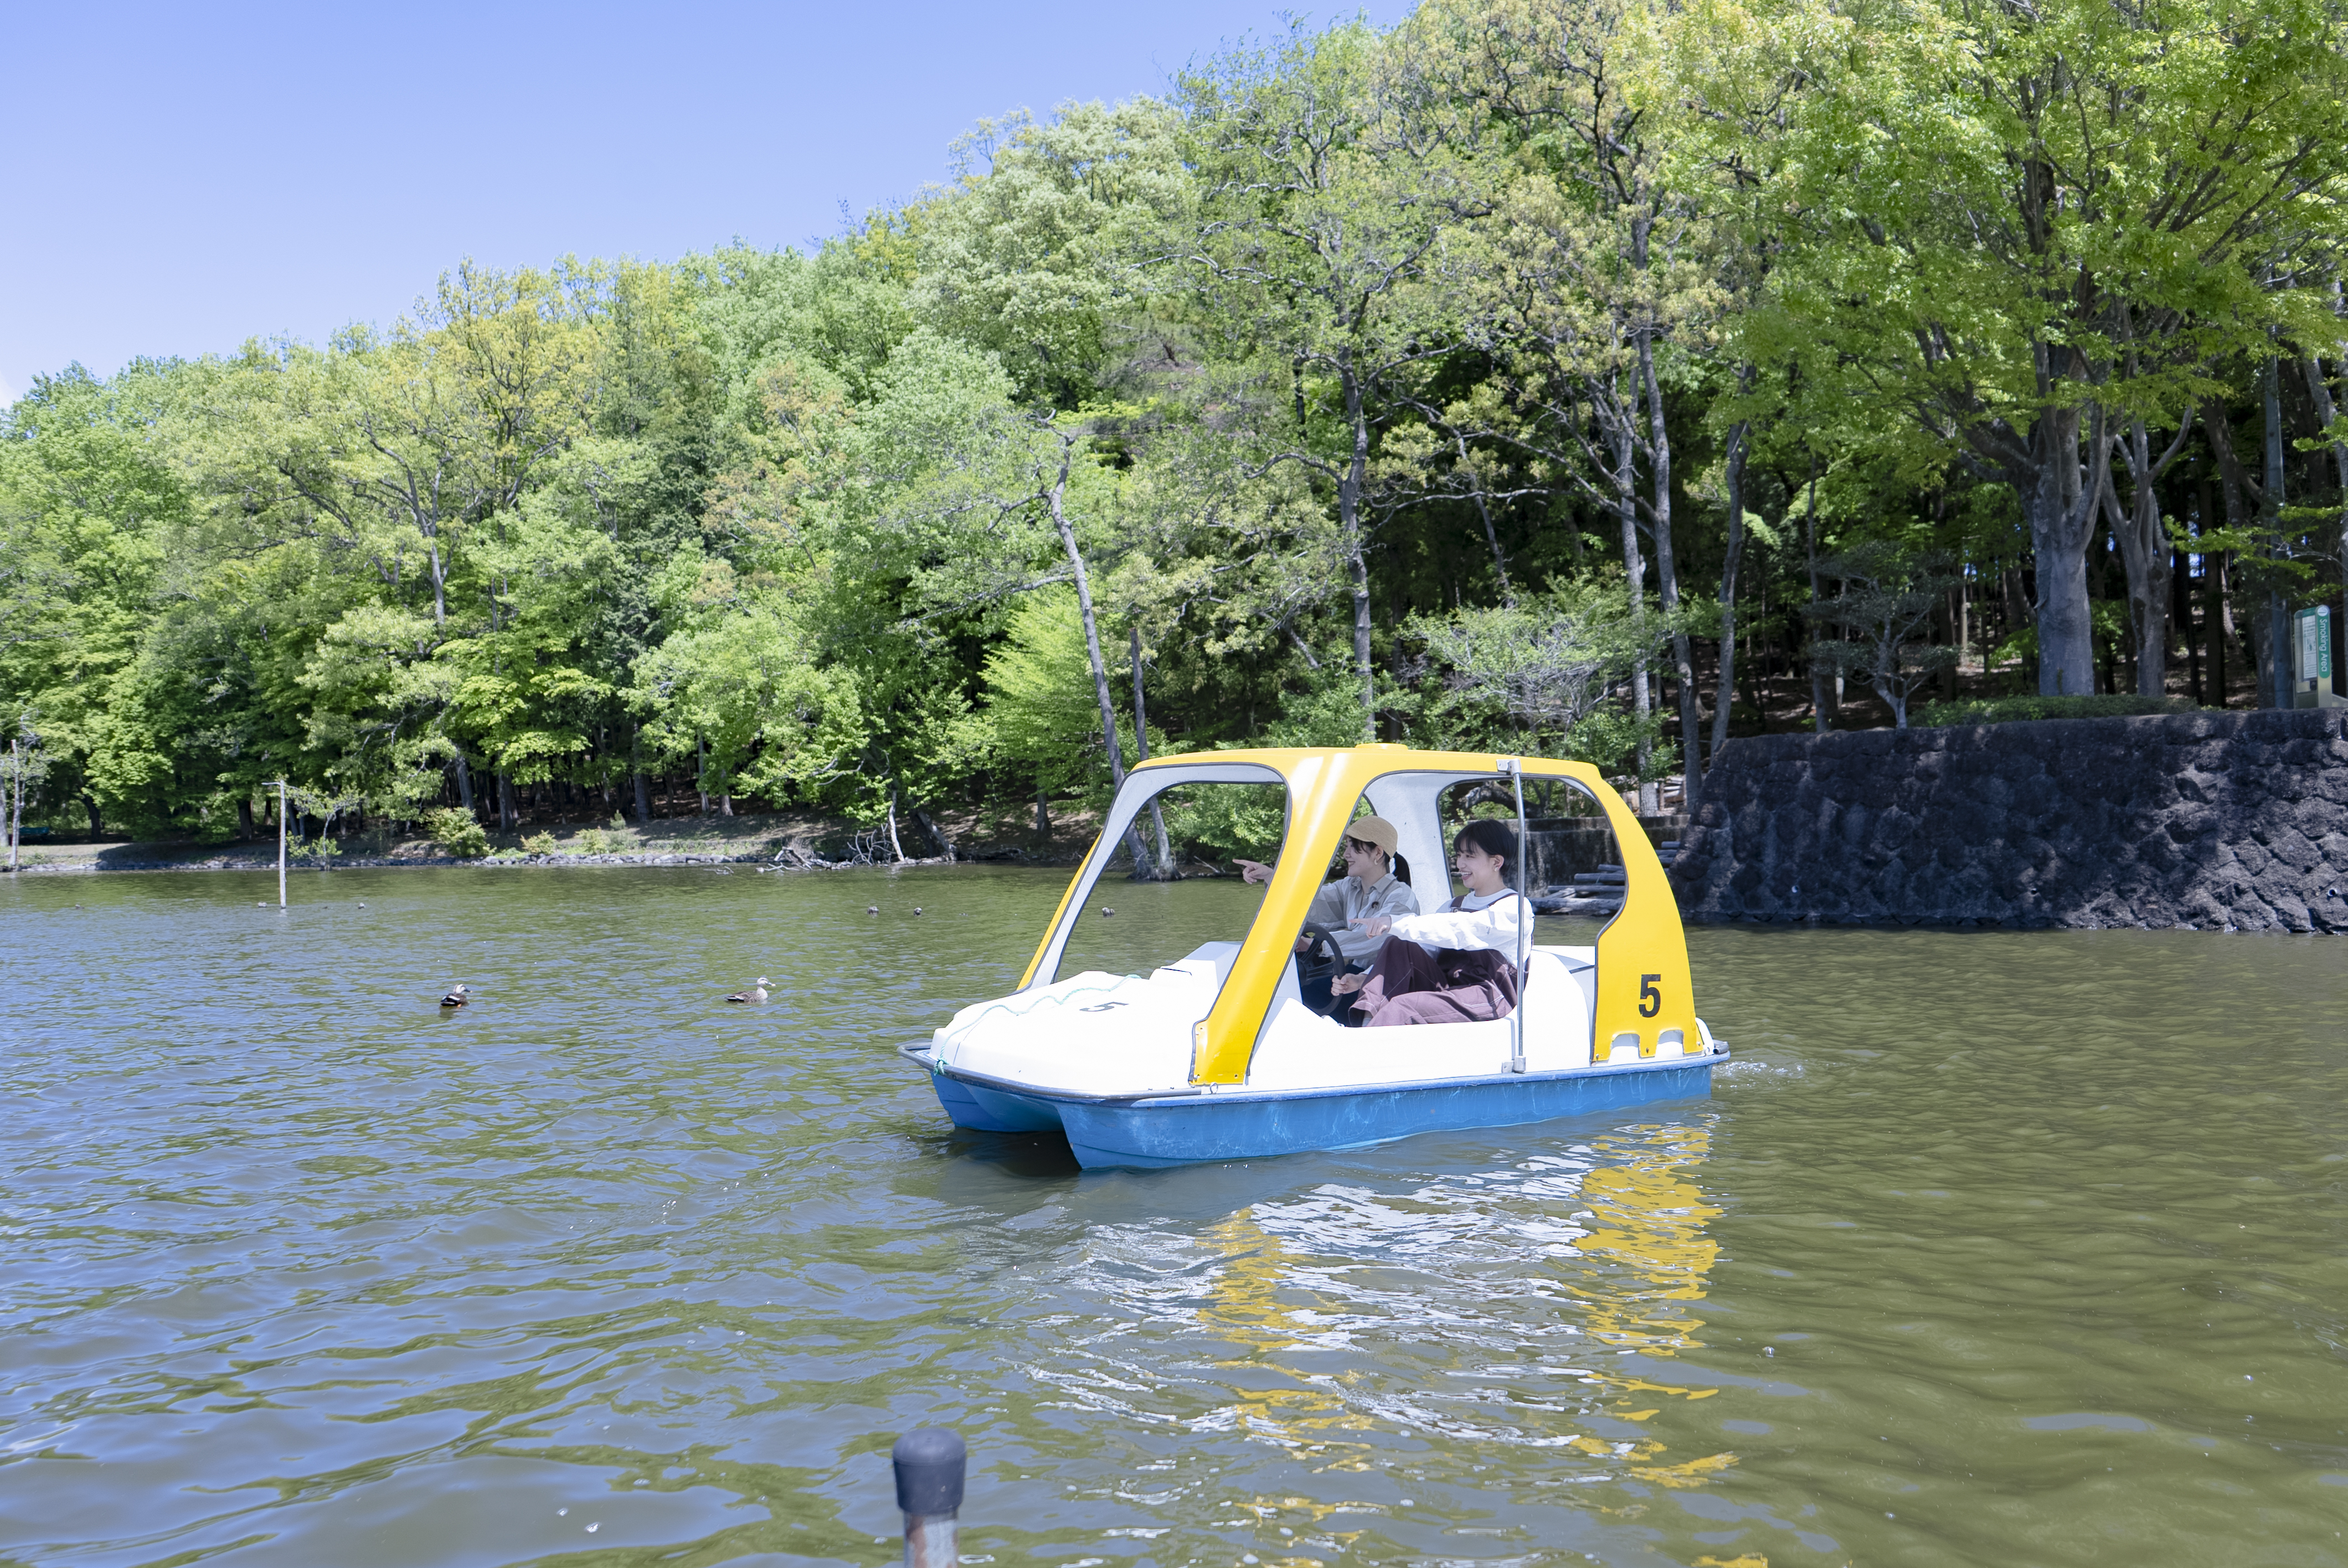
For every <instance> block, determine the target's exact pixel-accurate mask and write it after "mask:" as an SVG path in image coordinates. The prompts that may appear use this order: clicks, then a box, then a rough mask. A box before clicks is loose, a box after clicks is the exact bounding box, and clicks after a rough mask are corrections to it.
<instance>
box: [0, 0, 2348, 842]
mask: <svg viewBox="0 0 2348 1568" xmlns="http://www.w3.org/2000/svg"><path fill="white" fill-rule="evenodd" d="M2343 42H2348V28H2343V16H2342V14H2341V8H2340V6H2339V5H2337V4H2336V3H2333V0H2324V3H2308V0H2250V3H2246V4H2228V5H2218V4H2213V3H2210V0H2177V3H2164V0H2154V3H2150V4H2145V3H2140V0H2130V3H2128V4H2116V3H2112V0H2053V3H2051V4H2034V5H2020V4H1993V5H1977V4H1972V3H1962V4H1961V3H1959V0H1890V3H1879V0H1749V3H1748V0H1652V3H1647V0H1426V4H1425V5H1422V6H1421V7H1420V8H1419V9H1418V10H1417V11H1416V13H1415V14H1414V15H1411V16H1410V17H1409V18H1407V19H1406V21H1404V22H1403V23H1401V24H1400V25H1398V26H1395V27H1394V28H1393V29H1391V30H1385V31H1381V30H1378V29H1375V28H1373V27H1370V26H1365V25H1362V24H1358V23H1356V24H1346V25H1341V26H1331V27H1327V28H1323V29H1320V30H1309V29H1303V28H1300V29H1297V30H1295V31H1293V32H1291V33H1289V34H1287V35H1285V36H1281V37H1279V38H1276V39H1275V40H1273V41H1272V42H1271V43H1270V44H1267V45H1264V46H1251V47H1247V48H1242V49H1237V50H1234V51H1231V52H1228V53H1226V54H1223V55H1221V56H1217V57H1214V58H1211V59H1207V60H1203V61H1200V62H1197V63H1195V64H1194V65H1193V67H1190V68H1189V69H1188V70H1186V71H1184V72H1183V73H1181V74H1179V76H1178V77H1176V78H1175V79H1174V81H1173V82H1172V84H1171V87H1170V88H1169V92H1168V93H1167V94H1166V95H1165V96H1164V97H1152V98H1141V99H1136V100H1134V101H1131V102H1128V103H1123V104H1118V105H1115V106H1107V105H1102V104H1098V103H1089V104H1077V103H1072V104H1067V105H1064V106H1063V107H1061V108H1059V109H1057V110H1056V111H1055V112H1054V113H1052V114H1051V115H1050V116H1048V117H1045V118H1034V117H1030V116H1026V115H1014V116H1011V117H1008V118H1004V119H1001V120H996V121H989V122H986V123H983V124H982V125H980V126H978V127H976V128H973V130H972V132H971V133H970V134H969V135H968V136H967V137H966V138H963V140H962V141H961V142H960V143H959V144H957V146H956V148H955V149H954V152H955V156H956V165H955V167H956V174H955V177H954V178H953V179H952V180H951V181H950V182H949V183H947V184H946V185H944V186H943V187H942V188H938V189H934V190H928V191H925V192H923V193H922V195H921V196H919V197H918V198H917V199H915V200H911V201H909V202H907V203H905V204H903V205H901V206H899V207H895V208H892V209H890V210H883V211H878V212H874V213H872V214H870V215H868V216H867V217H866V218H865V219H864V220H862V221H860V222H859V223H857V224H855V225H853V226H852V227H851V228H850V229H849V230H848V231H845V232H843V233H842V234H840V235H839V237H837V238H835V239H833V240H830V241H826V242H824V243H822V244H820V245H819V246H814V247H810V248H808V249H805V250H785V251H757V250H751V249H746V248H734V249H726V250H721V251H714V252H712V253H709V254H705V255H695V256H687V257H685V258H684V259H682V260H680V261H675V262H668V263H654V262H648V261H634V260H619V261H582V260H579V259H577V258H564V259H562V260H561V261H556V262H553V263H552V264H551V265H548V266H546V267H544V268H541V269H525V270H520V271H515V272H500V271H496V270H491V269H485V268H482V267H479V266H476V265H474V264H472V263H470V262H465V263H462V264H459V265H458V266H456V267H454V268H453V269H452V270H451V271H450V272H448V274H447V275H446V276H444V277H443V278H442V279H441V280H440V281H439V282H438V287H437V289H436V290H435V291H434V292H432V293H431V294H430V295H429V296H428V297H427V298H425V299H423V300H421V301H419V302H418V303H417V307H416V308H415V310H414V311H413V312H412V313H410V314H409V315H407V317H405V318H404V319H402V320H400V321H398V322H396V323H393V324H391V325H390V326H388V327H386V328H383V329H380V330H377V329H374V328H368V327H353V328H351V329H349V330H347V331H345V333H342V334H340V335H338V336H337V337H335V338H334V339H333V340H332V341H330V342H327V343H301V342H293V341H261V340H255V341H253V342H251V343H247V344H246V345H245V346H244V347H243V348H242V350H241V351H240V352H238V353H236V354H231V355H222V356H208V357H204V358H201V359H194V360H168V361H166V360H153V361H141V362H138V363H135V364H131V365H130V366H129V367H127V368H126V369H124V370H122V371H121V372H120V373H118V374H114V375H112V376H109V377H98V376H94V375H91V374H87V373H85V372H84V371H82V370H80V369H79V368H68V369H67V370H65V371H62V372H60V373H58V374H53V375H48V376H46V377H43V378H41V379H39V380H38V381H37V382H36V384H35V385H34V387H33V390H32V391H31V393H30V394H29V395H26V397H24V398H23V399H21V400H20V401H18V402H17V403H16V404H15V406H14V407H13V408H12V409H10V410H9V411H8V412H7V413H6V415H5V418H0V708H4V709H5V718H6V721H7V730H8V732H9V733H10V735H12V736H13V737H14V739H15V745H16V747H17V750H16V753H15V754H16V755H17V756H18V757H19V758H21V759H25V762H24V763H23V764H22V765H23V766H24V768H25V770H26V774H27V776H28V778H30V780H31V781H32V784H33V788H34V796H33V799H32V801H31V804H30V812H31V814H32V815H35V816H45V817H47V818H50V819H54V820H57V821H58V822H60V823H66V822H77V821H78V819H79V818H81V817H84V816H86V817H87V822H88V828H89V830H90V831H91V832H93V833H95V832H98V831H99V830H100V828H101V826H103V827H104V828H106V829H109V830H118V831H128V832H136V833H140V834H149V835H166V834H171V835H197V836H212V837H224V836H228V835H233V834H236V833H238V832H249V831H250V830H251V827H252V822H253V814H254V813H255V811H256V810H257V809H259V808H260V806H261V803H262V796H263V784H264V782H265V781H271V780H276V779H285V780H289V781H291V782H292V783H293V784H295V785H297V786H298V787H299V788H300V789H301V790H302V791H303V792H304V794H303V797H302V798H303V799H304V801H305V802H309V803H314V809H318V810H321V811H323V812H324V813H325V814H327V815H334V814H345V815H350V816H353V817H356V816H359V815H366V816H373V817H377V818H382V819H386V820H389V821H393V822H414V821H417V820H420V819H422V818H424V817H425V816H427V815H428V814H431V813H434V812H436V811H440V812H445V811H448V810H452V809H453V810H459V811H464V812H468V813H471V814H473V815H476V816H478V817H479V818H481V819H483V820H484V821H485V822H490V823H494V824H496V825H500V826H506V827H510V826H512V825H515V824H516V823H517V822H518V821H519V820H520V817H521V815H523V813H524V811H525V809H526V807H527V806H528V805H529V804H530V803H531V802H532V801H533V800H535V801H537V802H540V803H541V804H542V803H546V802H549V801H577V802H579V803H580V804H587V803H589V802H593V803H597V804H600V805H601V807H602V809H603V810H606V811H611V810H618V811H623V812H626V813H628V814H630V815H635V816H638V817H640V818H649V817H650V816H651V815H653V814H654V811H655V809H656V807H655V799H656V797H658V796H661V795H663V794H666V793H667V792H671V791H675V790H677V789H680V788H682V789H683V790H685V791H687V792H689V793H690V794H692V795H693V796H694V797H695V799H696V801H697V802H698V803H699V804H701V805H702V807H703V809H710V808H711V807H712V805H713V804H714V805H715V807H716V809H731V808H732V803H734V802H755V803H759V804H765V805H768V806H773V807H796V808H807V809H811V810H819V811H823V812H829V813H837V814H840V815H846V816H849V817H851V818H854V819H858V820H861V821H866V822H877V821H879V820H881V819H882V818H883V816H884V815H888V814H890V813H891V811H894V812H895V813H898V814H901V815H902V816H903V817H904V818H905V820H906V821H907V822H908V823H910V824H914V825H918V826H919V827H921V828H922V829H925V830H927V831H928V832H929V833H930V834H931V835H932V837H935V836H936V835H937V830H936V828H935V826H934V825H933V823H932V816H933V815H934V814H936V813H937V812H938V811H940V810H941V809H942V808H944V807H947V806H960V805H968V804H983V803H986V802H990V801H992V802H1005V801H1009V802H1022V801H1026V800H1030V799H1033V800H1035V801H1037V802H1039V803H1040V802H1044V801H1047V800H1050V799H1055V798H1057V799H1074V800H1077V801H1097V799H1098V798H1099V797H1100V795H1101V794H1102V793H1103V792H1104V791H1106V790H1107V788H1109V787H1111V785H1112V784H1114V782H1115V781H1116V780H1117V778H1118V777H1120V776H1121V774H1122V772H1123V770H1124V768H1125V767H1127V766H1128V765H1129V764H1131V763H1132V761H1133V760H1134V759H1135V758H1136V757H1137V756H1138V755H1142V754H1149V755H1155V754H1159V753H1165V752H1174V751H1188V750H1201V749H1211V748H1215V747H1219V746H1230V745H1243V744H1267V743H1278V744H1299V743H1333V744H1342V743H1354V742H1358V741H1361V740H1365V739H1372V738H1379V739H1392V740H1401V741H1406V742H1409V743H1414V744H1418V745H1459V746H1466V747H1474V748H1478V749H1493V748H1499V749H1507V750H1527V751H1538V752H1541V753H1548V754H1571V755H1577V756H1583V757H1587V758H1590V759H1591V760H1594V761H1596V762H1598V763H1599V764H1601V766H1602V767H1604V768H1605V769H1607V770H1608V771H1609V773H1610V774H1617V775H1620V776H1622V777H1623V778H1624V779H1625V780H1626V781H1628V782H1634V783H1635V784H1636V785H1637V787H1639V788H1640V789H1641V790H1642V792H1643V799H1644V804H1646V805H1647V807H1648V808H1649V809H1651V810H1652V809H1653V808H1654V806H1655V787H1656V784H1657V783H1658V781H1660V780H1662V779H1663V777H1664V776H1666V775H1667V774H1685V776H1686V779H1687V797H1688V799H1689V800H1690V802H1691V803H1692V802H1693V800H1694V797H1696V796H1697V795H1698V794H1699V793H1700V789H1701V777H1702V770H1703V766H1704V763H1705V762H1706V761H1707V760H1708V759H1709V757H1710V756H1711V754H1712V753H1714V752H1715V751H1716V750H1717V749H1718V748H1719V747H1720V746H1721V745H1722V744H1723V743H1725V741H1726V740H1727V738H1728V737H1729V736H1730V735H1732V734H1735V733H1753V732H1755V731H1757V730H1763V729H1767V728H1771V727H1785V726H1787V725H1793V724H1800V725H1806V726H1807V725H1816V726H1818V727H1821V728H1823V727H1828V726H1830V725H1834V724H1838V723H1842V724H1849V723H1882V722H1889V723H1907V722H1908V719H1909V714H1910V700H1911V699H1912V698H1917V697H1919V696H1930V695H1932V694H1934V693H1937V694H1939V695H1941V696H1942V697H1945V698H1952V699H1953V698H1957V697H1959V696H1961V695H1962V696H1966V697H1979V696H1982V695H1990V694H1996V693H1999V692H2014V693H2023V692H2028V693H2034V694H2040V695H2045V696H2085V695H2088V694H2094V693H2119V694H2125V693H2135V694H2137V695H2138V696H2141V697H2144V698H2148V699H2151V698H2161V697H2164V696H2168V697H2174V698H2181V699H2185V700H2189V701H2192V702H2204V703H2209V704H2213V705H2215V704H2223V703H2226V702H2234V703H2236V704H2238V705H2239V704H2241V703H2246V702H2247V703H2251V704H2256V705H2269V706H2271V705H2287V704H2288V703H2289V702H2291V699H2292V695H2293V694H2292V692H2291V690H2290V686H2289V682H2290V673H2291V671H2290V654H2289V651H2288V644H2287V642H2286V639H2287V637H2288V636H2289V635H2290V618H2291V614H2292V612H2293V611H2294V610H2298V609H2300V608H2302V607H2305V606H2309V605H2313V604H2318V603H2322V602H2337V601H2338V600H2339V596H2340V595H2341V592H2342V585H2343V550H2348V418H2343V415H2342V414H2341V412H2340V404H2341V402H2342V401H2343V399H2344V398H2348V384H2343V369H2344V368H2348V296H2343V241H2348V221H2343V198H2348V138H2343V136H2342V134H2341V114H2340V107H2339V106H2340V105H2341V104H2342V103H2343V101H2348V68H2343V67H2348V59H2344V58H2343ZM2343 621H2348V615H2341V614H2335V616H2334V617H2333V624H2334V625H2335V626H2336V625H2339V624H2341V623H2342V622H2343Z"/></svg>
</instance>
